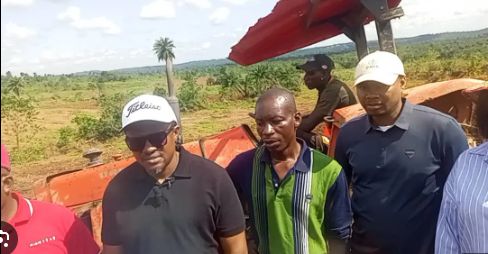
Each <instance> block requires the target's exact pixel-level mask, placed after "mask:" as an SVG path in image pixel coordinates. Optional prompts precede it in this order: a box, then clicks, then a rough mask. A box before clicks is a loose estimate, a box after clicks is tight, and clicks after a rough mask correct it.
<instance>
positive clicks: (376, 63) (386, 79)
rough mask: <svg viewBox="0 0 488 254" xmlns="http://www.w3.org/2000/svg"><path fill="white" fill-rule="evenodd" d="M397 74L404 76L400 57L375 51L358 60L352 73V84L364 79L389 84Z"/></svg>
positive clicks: (394, 79) (392, 82) (391, 83)
mask: <svg viewBox="0 0 488 254" xmlns="http://www.w3.org/2000/svg"><path fill="white" fill-rule="evenodd" d="M399 75H402V76H405V70H404V68H403V63H402V61H401V60H400V58H398V56H397V55H395V54H393V53H390V52H386V51H376V52H374V53H371V54H369V55H367V56H365V57H364V58H363V59H361V61H359V63H358V65H357V66H356V72H355V74H354V85H357V84H359V83H361V82H364V81H377V82H380V83H382V84H385V85H388V86H391V85H393V84H394V83H395V81H396V80H397V78H398V76H399Z"/></svg>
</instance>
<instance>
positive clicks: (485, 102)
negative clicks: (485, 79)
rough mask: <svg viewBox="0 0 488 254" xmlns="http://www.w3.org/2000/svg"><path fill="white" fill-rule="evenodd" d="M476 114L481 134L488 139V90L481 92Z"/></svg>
mask: <svg viewBox="0 0 488 254" xmlns="http://www.w3.org/2000/svg"><path fill="white" fill-rule="evenodd" d="M475 112H476V113H475V114H476V121H477V123H478V130H479V133H480V135H481V136H482V137H483V138H485V139H488V90H482V91H480V93H479V96H478V100H477V103H476V111H475Z"/></svg>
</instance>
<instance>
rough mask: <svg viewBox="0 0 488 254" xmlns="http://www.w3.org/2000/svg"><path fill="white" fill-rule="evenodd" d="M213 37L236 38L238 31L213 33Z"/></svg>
mask: <svg viewBox="0 0 488 254" xmlns="http://www.w3.org/2000/svg"><path fill="white" fill-rule="evenodd" d="M212 37H213V38H236V37H237V34H236V33H229V32H227V33H218V34H214V35H212Z"/></svg>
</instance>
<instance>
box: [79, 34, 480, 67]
mask: <svg viewBox="0 0 488 254" xmlns="http://www.w3.org/2000/svg"><path fill="white" fill-rule="evenodd" d="M479 37H488V28H484V29H481V30H477V31H466V32H447V33H438V34H423V35H419V36H415V37H409V38H399V39H396V40H395V41H396V44H397V45H412V44H419V43H428V42H438V41H444V40H455V39H467V38H479ZM368 46H369V47H370V48H377V47H378V42H377V41H376V40H374V41H368ZM355 49H356V48H355V46H354V43H352V42H348V43H340V44H334V45H331V46H325V47H315V48H308V49H299V50H296V51H293V52H290V53H288V54H284V55H282V56H279V57H276V58H274V59H275V60H278V59H279V60H284V59H294V58H304V57H308V56H311V55H314V54H318V53H325V54H336V53H344V52H349V51H353V50H355ZM272 60H273V59H272ZM232 64H235V63H234V62H232V61H230V60H228V59H213V60H202V61H192V62H187V63H182V64H176V65H175V66H174V69H175V70H192V69H193V70H198V69H204V68H211V67H218V66H223V65H232ZM163 66H164V65H155V66H143V67H133V68H124V69H116V70H111V71H110V72H113V73H118V74H146V73H159V72H161V69H162V68H163ZM100 72H101V71H97V70H94V71H84V72H78V73H74V75H80V76H84V75H97V74H99V73H100Z"/></svg>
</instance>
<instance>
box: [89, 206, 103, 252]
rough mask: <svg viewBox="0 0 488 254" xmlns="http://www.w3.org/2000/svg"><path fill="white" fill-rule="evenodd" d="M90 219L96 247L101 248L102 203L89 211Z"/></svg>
mask: <svg viewBox="0 0 488 254" xmlns="http://www.w3.org/2000/svg"><path fill="white" fill-rule="evenodd" d="M90 219H91V229H92V234H93V238H94V239H95V242H97V244H98V246H102V203H98V205H97V206H95V207H94V208H92V209H91V210H90Z"/></svg>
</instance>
